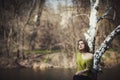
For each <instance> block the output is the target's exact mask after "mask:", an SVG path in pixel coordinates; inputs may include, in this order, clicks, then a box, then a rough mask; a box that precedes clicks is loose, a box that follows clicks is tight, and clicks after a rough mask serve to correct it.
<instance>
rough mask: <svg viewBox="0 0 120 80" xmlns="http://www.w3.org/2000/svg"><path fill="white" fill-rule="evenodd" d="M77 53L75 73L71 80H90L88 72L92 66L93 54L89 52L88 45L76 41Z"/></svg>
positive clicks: (83, 41)
mask: <svg viewBox="0 0 120 80" xmlns="http://www.w3.org/2000/svg"><path fill="white" fill-rule="evenodd" d="M78 49H79V52H78V53H77V59H76V62H77V72H76V73H75V75H74V76H73V80H91V76H90V74H91V73H90V72H91V69H92V64H93V54H91V53H90V52H89V47H88V44H87V42H86V41H85V40H82V39H81V40H79V41H78Z"/></svg>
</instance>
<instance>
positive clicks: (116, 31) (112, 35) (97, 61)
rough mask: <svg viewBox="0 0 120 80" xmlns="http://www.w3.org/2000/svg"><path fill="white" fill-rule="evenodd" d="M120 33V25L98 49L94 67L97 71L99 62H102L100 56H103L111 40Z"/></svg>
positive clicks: (95, 54)
mask: <svg viewBox="0 0 120 80" xmlns="http://www.w3.org/2000/svg"><path fill="white" fill-rule="evenodd" d="M118 34H120V25H119V26H118V27H117V28H115V29H114V30H113V31H112V32H111V33H110V34H109V35H108V36H107V38H106V39H105V40H104V41H103V43H102V44H101V46H100V47H99V49H97V50H96V51H95V53H94V64H93V69H94V70H95V71H98V64H99V62H100V58H101V57H102V55H103V53H104V52H105V51H106V50H107V49H108V47H109V44H110V42H111V41H112V40H113V39H114V38H115V37H116V36H117V35H118Z"/></svg>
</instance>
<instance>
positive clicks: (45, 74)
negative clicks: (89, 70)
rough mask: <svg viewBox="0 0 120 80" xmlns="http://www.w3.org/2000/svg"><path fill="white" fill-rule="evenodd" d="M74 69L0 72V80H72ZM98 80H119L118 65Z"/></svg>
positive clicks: (9, 70)
mask: <svg viewBox="0 0 120 80" xmlns="http://www.w3.org/2000/svg"><path fill="white" fill-rule="evenodd" d="M74 73H75V70H74V69H47V70H38V71H34V70H32V69H6V70H3V69H2V70H0V80H72V76H73V74H74ZM98 80H120V65H119V66H117V67H113V68H110V69H105V70H104V71H103V73H102V74H99V76H98Z"/></svg>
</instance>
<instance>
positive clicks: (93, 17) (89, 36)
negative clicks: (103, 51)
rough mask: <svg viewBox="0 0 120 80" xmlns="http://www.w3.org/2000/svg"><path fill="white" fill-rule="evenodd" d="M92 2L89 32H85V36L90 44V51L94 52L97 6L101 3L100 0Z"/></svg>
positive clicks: (91, 0) (92, 0)
mask: <svg viewBox="0 0 120 80" xmlns="http://www.w3.org/2000/svg"><path fill="white" fill-rule="evenodd" d="M90 2H91V14H90V19H89V26H90V27H89V29H88V31H87V33H84V36H85V38H86V40H87V42H88V45H89V47H90V51H91V52H94V44H95V41H94V39H95V36H96V31H97V21H98V20H97V18H98V17H97V12H98V11H97V8H98V5H99V0H96V2H95V3H94V0H90Z"/></svg>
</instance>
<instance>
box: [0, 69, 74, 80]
mask: <svg viewBox="0 0 120 80" xmlns="http://www.w3.org/2000/svg"><path fill="white" fill-rule="evenodd" d="M74 71H75V70H73V69H47V70H38V71H34V70H32V69H9V70H0V80H72V76H73V73H74Z"/></svg>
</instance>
